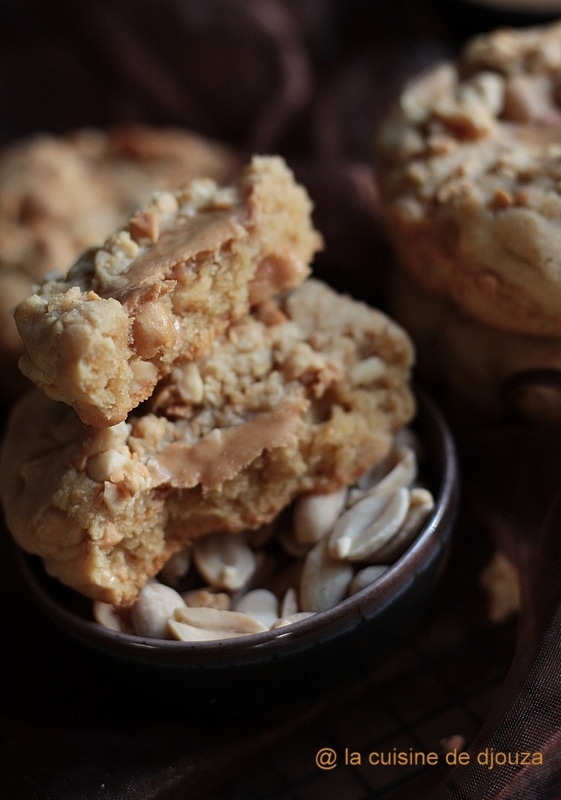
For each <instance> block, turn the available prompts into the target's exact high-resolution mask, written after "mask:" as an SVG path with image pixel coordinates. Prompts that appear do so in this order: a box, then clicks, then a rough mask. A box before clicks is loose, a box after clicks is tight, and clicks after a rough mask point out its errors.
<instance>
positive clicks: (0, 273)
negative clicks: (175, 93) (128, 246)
mask: <svg viewBox="0 0 561 800" xmlns="http://www.w3.org/2000/svg"><path fill="white" fill-rule="evenodd" d="M240 166H241V159H240V157H239V156H238V154H237V153H236V152H235V151H234V150H232V149H231V148H230V147H228V146H226V145H223V144H222V143H220V142H215V141H213V140H210V139H207V138H205V137H202V136H200V135H198V134H195V133H194V132H192V131H190V130H186V129H184V128H175V127H155V126H148V125H140V124H126V125H125V124H121V125H118V126H113V127H111V128H109V129H107V130H101V129H97V128H82V129H77V130H75V131H73V132H71V133H68V134H66V135H54V134H47V133H43V134H36V135H34V136H30V137H28V138H26V139H23V140H17V141H15V142H13V143H11V144H10V145H7V146H5V147H4V148H3V149H2V151H1V153H0V367H1V368H2V372H3V376H4V380H3V382H2V387H1V389H0V393H1V394H2V395H5V396H12V397H13V396H15V395H17V394H18V393H19V392H21V391H22V388H29V385H28V383H27V381H24V379H23V378H22V376H21V373H20V372H19V370H18V367H17V361H18V358H19V357H20V355H21V353H22V350H23V347H22V342H21V338H20V336H19V335H18V332H17V329H16V326H15V324H14V319H13V312H14V308H15V306H16V305H17V304H18V303H20V302H21V301H22V300H25V298H26V297H28V296H29V295H30V294H32V293H33V287H34V285H35V284H37V283H39V282H40V281H42V280H43V279H44V278H45V276H46V275H47V274H48V273H49V272H51V271H53V270H55V269H58V270H60V271H61V272H66V271H67V270H68V269H69V268H70V267H71V266H72V264H73V263H74V261H75V260H76V259H77V258H78V256H80V255H81V253H82V252H83V251H84V250H86V249H87V248H88V247H92V246H97V245H100V244H102V243H103V242H104V241H105V239H106V238H107V236H109V235H110V234H111V233H112V232H113V231H115V230H117V228H118V227H119V226H121V225H123V224H124V223H125V222H126V220H127V218H128V217H129V216H130V215H131V214H132V213H133V212H134V211H135V209H136V208H137V207H138V206H139V205H143V204H146V203H148V202H149V201H150V198H151V197H152V194H153V192H154V191H155V190H167V189H175V188H177V187H179V186H181V185H183V184H184V183H186V182H188V181H190V180H193V178H196V177H200V176H205V177H211V178H214V179H215V180H219V181H229V180H231V179H232V177H233V176H234V175H235V174H236V172H237V171H238V170H239V168H240Z"/></svg>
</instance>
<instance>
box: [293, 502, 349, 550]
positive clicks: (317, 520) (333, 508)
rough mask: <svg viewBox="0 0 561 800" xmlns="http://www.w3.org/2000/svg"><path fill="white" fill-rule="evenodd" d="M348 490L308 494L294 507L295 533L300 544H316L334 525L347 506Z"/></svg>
mask: <svg viewBox="0 0 561 800" xmlns="http://www.w3.org/2000/svg"><path fill="white" fill-rule="evenodd" d="M346 497H347V490H346V489H341V490H340V491H338V492H332V493H331V494H308V495H304V496H303V497H300V498H299V499H298V500H297V501H296V503H295V505H294V533H295V535H296V539H297V540H298V541H299V542H302V543H305V544H315V543H316V542H319V540H320V539H321V538H323V537H324V536H325V535H326V534H327V533H329V531H330V530H331V528H332V527H333V525H334V524H335V521H336V519H337V517H338V516H339V514H340V513H341V510H342V509H343V507H344V505H345V499H346Z"/></svg>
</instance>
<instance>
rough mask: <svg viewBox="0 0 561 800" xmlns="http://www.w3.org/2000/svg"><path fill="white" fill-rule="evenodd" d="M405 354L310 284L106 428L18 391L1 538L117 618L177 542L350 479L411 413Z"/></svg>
mask: <svg viewBox="0 0 561 800" xmlns="http://www.w3.org/2000/svg"><path fill="white" fill-rule="evenodd" d="M412 363H413V349H412V345H411V342H410V340H409V337H408V336H407V334H406V333H405V332H404V331H403V330H402V329H401V328H400V327H398V326H397V325H396V324H395V323H394V322H392V321H391V320H390V319H389V318H388V317H387V316H385V315H384V314H383V313H381V312H379V311H377V310H375V309H372V308H369V307H368V306H366V305H364V304H362V303H359V302H356V301H354V300H352V299H350V298H348V297H345V296H342V295H339V294H337V293H336V292H334V291H333V290H331V289H330V288H328V287H327V286H326V285H325V284H323V283H321V282H319V281H317V280H315V279H308V280H306V281H305V282H304V283H303V284H302V285H301V286H300V287H299V288H297V289H294V290H292V291H291V292H289V293H288V294H286V295H283V296H282V297H278V298H276V299H270V300H266V301H264V302H262V303H260V304H258V305H256V306H255V307H254V308H253V310H252V312H251V313H250V314H247V315H245V316H244V317H242V318H240V319H238V320H236V321H234V322H232V323H231V324H230V325H229V326H228V327H227V329H226V330H225V331H224V332H223V333H222V334H221V335H220V336H219V337H218V338H217V339H216V340H215V341H214V342H213V343H212V344H211V345H210V347H209V349H208V351H207V352H206V354H205V355H203V356H201V357H200V358H198V359H196V360H194V361H190V362H187V363H184V364H181V365H176V366H175V367H174V368H173V369H172V370H171V372H170V374H169V375H168V376H166V377H165V378H164V379H162V380H160V381H159V383H158V385H157V386H156V388H155V390H154V392H153V394H152V396H151V397H150V399H149V400H148V401H147V402H146V403H144V404H143V405H142V407H141V408H139V409H137V410H136V411H135V412H133V413H131V414H130V415H129V416H128V418H127V420H126V421H123V422H121V423H119V424H117V425H115V426H113V427H109V428H105V429H96V428H93V427H90V426H87V425H84V424H83V423H82V422H81V421H80V420H79V419H78V417H77V416H76V414H75V413H74V412H73V410H72V409H71V408H69V407H68V406H66V405H65V404H63V403H57V402H54V401H53V400H51V399H49V398H47V397H45V395H44V394H43V393H42V392H39V391H34V392H32V393H30V394H29V395H28V396H27V397H25V398H23V399H22V400H21V401H20V402H19V403H18V404H17V405H16V407H15V408H14V410H13V413H12V416H11V419H10V422H9V425H8V429H7V434H6V438H5V442H4V446H3V450H2V455H1V461H0V499H1V500H2V503H3V505H4V509H5V513H6V519H7V522H8V526H9V528H10V530H11V532H12V534H13V536H14V538H15V539H16V541H17V542H18V543H19V544H20V546H21V547H23V548H24V549H25V550H27V551H29V552H31V553H36V554H38V555H39V556H41V557H42V559H43V561H44V563H45V567H46V569H47V571H48V572H49V573H50V574H51V575H53V576H55V577H57V578H59V579H60V580H61V581H62V582H63V583H65V584H67V585H69V586H71V587H72V588H74V589H76V590H77V591H79V592H81V593H82V594H85V595H87V596H89V597H91V598H94V599H97V600H100V601H103V602H108V603H114V604H116V605H127V604H130V603H132V602H134V599H135V597H136V596H137V594H138V591H139V588H140V587H141V586H142V585H144V584H145V583H146V581H147V580H148V579H149V578H150V577H151V576H153V575H155V574H156V573H157V572H158V571H159V570H160V569H161V567H162V566H163V564H164V563H166V561H167V560H168V559H169V558H170V557H171V556H172V555H173V554H174V553H176V552H179V551H181V550H182V549H183V548H184V547H185V545H186V544H188V543H189V542H190V541H192V540H194V539H196V538H197V537H200V536H202V535H204V534H207V533H211V532H213V531H221V532H226V531H229V532H236V531H243V530H247V529H257V528H259V527H260V526H262V525H265V524H267V523H268V522H270V521H272V520H273V519H275V518H276V517H277V516H278V515H279V513H280V512H281V511H282V510H283V509H284V508H286V507H287V506H288V505H289V503H291V502H292V500H294V499H295V498H296V497H298V496H299V495H302V494H305V493H310V492H313V493H330V492H334V491H337V490H338V489H340V488H341V487H344V486H348V485H350V484H352V483H353V482H354V481H356V480H357V479H358V478H359V477H360V476H361V475H362V474H364V473H365V472H366V471H367V470H368V469H369V468H370V467H372V466H373V465H374V464H377V463H378V462H380V461H381V460H382V459H383V458H384V457H385V456H386V455H387V454H388V452H389V451H390V449H391V448H392V446H393V442H394V432H395V431H396V430H398V429H400V428H402V427H403V426H404V425H406V424H407V423H408V422H409V421H410V420H411V418H412V417H413V414H414V408H415V403H414V398H413V394H412V391H411V388H410V372H411V368H412Z"/></svg>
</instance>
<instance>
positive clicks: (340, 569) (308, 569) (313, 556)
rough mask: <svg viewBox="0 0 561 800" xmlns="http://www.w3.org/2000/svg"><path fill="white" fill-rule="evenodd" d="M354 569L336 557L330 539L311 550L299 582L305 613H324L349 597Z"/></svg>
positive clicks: (302, 606)
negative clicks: (330, 549) (329, 542)
mask: <svg viewBox="0 0 561 800" xmlns="http://www.w3.org/2000/svg"><path fill="white" fill-rule="evenodd" d="M353 573H354V570H353V568H352V566H351V565H350V564H349V562H348V561H342V560H340V559H337V558H333V557H332V556H331V554H330V552H329V549H328V542H327V539H322V540H321V541H320V542H318V543H317V544H316V545H315V547H314V548H313V549H312V550H310V552H309V553H308V555H307V556H306V560H305V561H304V568H303V570H302V580H301V582H300V607H301V608H302V611H325V610H326V609H328V608H331V607H332V606H334V605H336V604H337V603H339V602H340V601H341V600H342V599H343V598H344V597H345V595H346V593H347V588H348V586H349V583H350V582H351V579H352V577H353Z"/></svg>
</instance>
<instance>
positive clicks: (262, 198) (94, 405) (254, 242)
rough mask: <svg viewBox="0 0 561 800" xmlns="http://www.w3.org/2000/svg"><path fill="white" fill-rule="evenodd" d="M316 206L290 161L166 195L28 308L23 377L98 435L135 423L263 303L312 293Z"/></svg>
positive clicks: (261, 161) (23, 322)
mask: <svg viewBox="0 0 561 800" xmlns="http://www.w3.org/2000/svg"><path fill="white" fill-rule="evenodd" d="M311 208H312V206H311V202H310V200H309V197H308V195H307V193H306V192H305V190H304V189H303V187H301V186H299V185H298V184H296V183H295V181H294V178H293V175H292V173H291V172H290V170H289V169H288V168H287V166H286V164H285V163H284V161H283V160H282V159H281V158H279V157H264V156H263V157H254V158H253V159H252V161H251V162H250V164H249V165H248V166H247V167H246V168H245V169H244V170H243V171H242V172H241V174H240V176H239V178H238V180H237V181H236V183H235V184H233V185H231V186H228V187H223V186H220V185H219V184H218V183H216V182H215V181H213V180H211V179H199V180H195V181H193V182H191V183H190V184H188V185H186V186H185V187H184V188H182V189H180V190H178V191H176V192H160V193H157V194H156V195H155V197H154V199H153V202H152V203H151V204H150V205H148V206H146V207H144V208H143V209H141V210H139V211H138V212H136V213H135V214H134V215H133V216H132V217H131V218H130V220H129V222H128V224H127V225H126V226H125V227H123V228H122V229H121V230H119V231H118V232H117V233H115V234H114V235H113V236H111V237H110V238H109V239H108V240H107V241H106V243H105V245H104V246H102V247H99V248H96V249H92V250H90V251H88V252H86V253H85V255H84V256H83V257H82V258H81V259H79V260H78V261H77V262H76V264H75V265H74V266H73V267H72V268H71V269H70V271H69V273H68V275H67V276H66V277H65V276H61V277H58V278H57V277H55V278H52V279H48V280H45V281H44V282H43V284H42V285H41V287H40V288H39V289H38V291H37V293H36V294H34V295H32V296H31V297H29V298H28V299H27V300H25V301H23V302H22V303H21V304H20V305H19V306H18V307H17V309H16V312H15V319H16V324H17V326H18V330H19V332H20V334H21V337H22V339H23V342H24V348H25V352H24V355H23V356H22V358H21V359H20V367H21V370H22V372H23V373H24V374H25V375H26V376H27V377H29V378H30V379H31V380H32V381H34V382H35V383H36V384H37V385H38V386H39V387H40V388H41V389H43V391H44V392H45V393H46V394H48V395H49V397H51V398H53V399H55V400H62V401H64V402H66V403H68V404H69V405H71V406H73V407H74V408H75V410H76V412H77V413H78V415H79V416H80V418H81V419H82V421H84V422H86V423H87V424H89V425H94V426H96V427H104V426H109V425H114V424H116V423H118V422H121V421H123V420H124V419H125V418H126V416H127V414H128V412H129V411H130V410H131V409H133V408H135V407H136V406H137V405H138V404H139V403H141V402H142V401H143V400H145V399H146V398H147V397H149V396H150V394H151V393H152V390H153V389H154V386H155V385H156V383H157V382H158V381H159V380H160V379H161V378H162V377H163V376H164V375H166V374H168V373H169V372H170V371H171V370H172V369H173V368H174V366H175V365H177V364H179V363H182V362H185V361H189V360H192V359H194V358H198V357H199V356H200V355H201V354H202V353H203V352H204V351H205V350H207V349H208V348H209V347H210V345H211V344H212V342H213V341H214V339H215V338H216V336H218V335H219V334H220V333H222V332H223V331H224V329H225V328H226V327H227V326H228V324H229V323H230V322H232V321H233V320H235V319H237V318H239V317H241V316H243V315H244V314H246V313H247V311H248V310H249V308H250V306H251V305H252V304H254V303H258V302H263V301H264V300H267V299H269V298H270V297H272V296H274V295H276V294H277V293H279V292H283V291H286V290H288V289H290V288H293V287H295V286H297V285H298V284H299V283H301V281H302V280H303V279H304V278H305V277H306V276H307V275H308V273H309V263H310V261H311V260H312V258H313V256H314V254H315V252H316V251H317V250H318V249H319V247H320V244H321V238H320V236H319V234H318V233H317V232H316V231H315V229H314V227H313V225H312V222H311Z"/></svg>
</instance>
